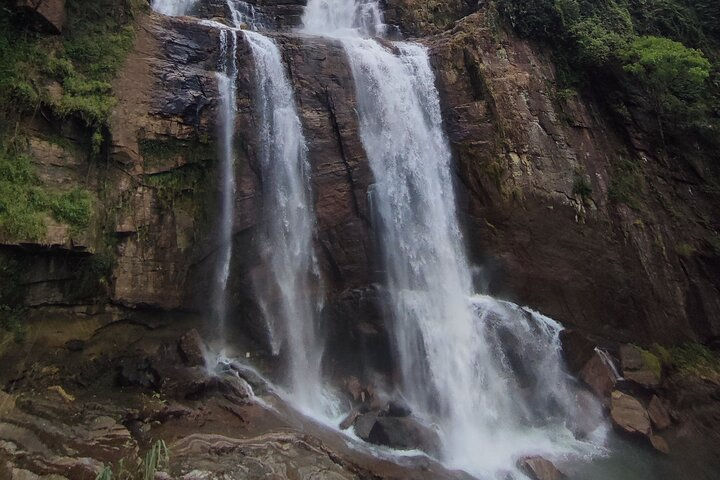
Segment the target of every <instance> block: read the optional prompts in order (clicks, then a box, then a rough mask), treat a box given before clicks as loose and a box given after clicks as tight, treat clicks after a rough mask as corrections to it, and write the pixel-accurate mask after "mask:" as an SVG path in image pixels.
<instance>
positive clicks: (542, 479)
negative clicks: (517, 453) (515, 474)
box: [517, 456, 565, 480]
mask: <svg viewBox="0 0 720 480" xmlns="http://www.w3.org/2000/svg"><path fill="white" fill-rule="evenodd" d="M517 466H518V468H519V469H520V470H522V471H523V473H525V474H526V475H527V476H528V477H530V478H531V479H532V480H561V479H563V478H565V475H563V473H562V472H560V470H558V469H557V467H555V465H554V464H553V463H552V462H551V461H550V460H547V459H545V458H543V457H538V456H535V457H524V458H521V459H520V460H518V462H517Z"/></svg>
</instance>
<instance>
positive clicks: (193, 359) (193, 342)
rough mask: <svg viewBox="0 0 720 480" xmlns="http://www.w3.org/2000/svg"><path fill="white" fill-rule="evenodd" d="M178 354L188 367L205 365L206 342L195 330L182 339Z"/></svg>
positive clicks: (179, 343)
mask: <svg viewBox="0 0 720 480" xmlns="http://www.w3.org/2000/svg"><path fill="white" fill-rule="evenodd" d="M178 352H179V353H180V357H181V358H182V361H183V363H184V364H185V365H187V366H188V367H199V366H202V365H205V342H203V339H202V337H201V336H200V334H199V333H198V331H197V330H195V329H194V328H193V329H192V330H190V331H189V332H187V333H186V334H185V335H183V336H182V337H180V340H178Z"/></svg>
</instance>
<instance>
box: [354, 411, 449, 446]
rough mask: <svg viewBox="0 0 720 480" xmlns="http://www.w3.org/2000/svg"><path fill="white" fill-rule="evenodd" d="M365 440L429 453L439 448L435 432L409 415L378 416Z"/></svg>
mask: <svg viewBox="0 0 720 480" xmlns="http://www.w3.org/2000/svg"><path fill="white" fill-rule="evenodd" d="M367 441H369V442H370V443H374V444H377V445H385V446H387V447H391V448H397V449H400V450H413V449H418V450H423V451H425V452H427V453H430V454H433V453H437V452H438V451H439V448H440V439H439V437H438V434H437V432H436V431H435V430H433V429H431V428H429V427H426V426H424V425H422V424H420V423H419V422H418V421H417V420H415V419H413V418H410V417H403V418H398V417H378V418H377V420H376V421H375V424H374V425H373V427H372V430H371V431H370V434H369V435H368V439H367Z"/></svg>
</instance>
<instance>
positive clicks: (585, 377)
mask: <svg viewBox="0 0 720 480" xmlns="http://www.w3.org/2000/svg"><path fill="white" fill-rule="evenodd" d="M579 375H580V379H581V380H582V381H583V382H585V384H586V385H587V386H588V387H590V389H591V390H592V391H593V393H595V395H597V396H598V397H599V398H600V399H601V400H602V401H603V403H604V404H606V405H607V404H608V402H609V399H610V393H611V392H612V389H613V387H615V380H616V379H615V373H614V372H613V369H612V367H611V366H610V365H608V364H607V362H606V361H605V360H604V359H603V358H602V357H601V356H600V354H599V353H598V352H593V355H592V357H590V360H588V361H587V363H585V365H584V366H583V367H582V369H581V370H580V374H579Z"/></svg>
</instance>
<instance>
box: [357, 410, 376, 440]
mask: <svg viewBox="0 0 720 480" xmlns="http://www.w3.org/2000/svg"><path fill="white" fill-rule="evenodd" d="M377 418H378V413H377V412H368V413H363V414H362V415H358V416H357V418H356V419H355V433H356V434H357V436H358V437H360V438H362V439H363V440H365V441H366V442H367V441H369V439H370V432H371V431H372V429H373V427H374V426H375V422H376V421H377Z"/></svg>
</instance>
